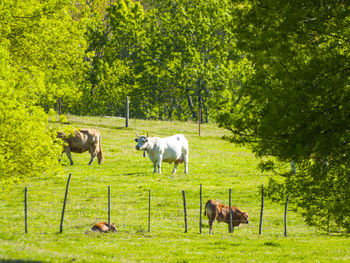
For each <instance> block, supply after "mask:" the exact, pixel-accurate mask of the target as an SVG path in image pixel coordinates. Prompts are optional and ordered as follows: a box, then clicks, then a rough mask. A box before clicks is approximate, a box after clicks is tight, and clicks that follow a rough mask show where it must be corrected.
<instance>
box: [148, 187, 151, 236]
mask: <svg viewBox="0 0 350 263" xmlns="http://www.w3.org/2000/svg"><path fill="white" fill-rule="evenodd" d="M148 232H151V190H148Z"/></svg>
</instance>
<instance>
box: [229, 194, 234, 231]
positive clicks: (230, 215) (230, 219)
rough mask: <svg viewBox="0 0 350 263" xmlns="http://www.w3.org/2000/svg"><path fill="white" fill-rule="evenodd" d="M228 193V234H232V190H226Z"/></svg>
mask: <svg viewBox="0 0 350 263" xmlns="http://www.w3.org/2000/svg"><path fill="white" fill-rule="evenodd" d="M228 191H229V196H228V204H229V205H228V207H229V212H228V216H229V224H230V225H229V227H230V233H233V227H232V211H231V206H232V199H231V196H232V190H231V188H230V189H229V190H228Z"/></svg>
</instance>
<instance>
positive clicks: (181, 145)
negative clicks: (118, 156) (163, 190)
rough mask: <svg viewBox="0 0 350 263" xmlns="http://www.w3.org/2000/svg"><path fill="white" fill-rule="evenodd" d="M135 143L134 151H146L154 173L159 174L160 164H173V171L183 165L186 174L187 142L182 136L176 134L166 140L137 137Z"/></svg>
mask: <svg viewBox="0 0 350 263" xmlns="http://www.w3.org/2000/svg"><path fill="white" fill-rule="evenodd" d="M136 136H137V138H136V139H135V141H136V142H137V145H136V146H135V149H136V150H139V151H146V152H147V154H148V156H149V158H150V159H151V161H152V162H153V165H154V171H153V172H154V173H156V172H157V167H158V172H159V174H160V173H161V165H162V162H166V163H173V162H174V170H173V173H176V168H177V165H178V164H179V163H182V162H184V163H185V173H188V142H187V139H186V138H185V136H183V135H182V134H176V135H173V136H170V137H166V138H159V137H147V136H138V135H137V134H136Z"/></svg>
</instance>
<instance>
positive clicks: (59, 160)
mask: <svg viewBox="0 0 350 263" xmlns="http://www.w3.org/2000/svg"><path fill="white" fill-rule="evenodd" d="M63 153H64V151H62V153H61V157H60V158H59V159H58V162H59V163H60V162H61V160H62V156H63Z"/></svg>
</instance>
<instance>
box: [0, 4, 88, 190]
mask: <svg viewBox="0 0 350 263" xmlns="http://www.w3.org/2000/svg"><path fill="white" fill-rule="evenodd" d="M75 4H77V5H78V2H75ZM76 10H77V9H76V6H75V5H72V3H71V1H59V2H57V1H41V2H38V1H30V0H29V1H10V0H4V1H1V3H0V24H1V27H0V119H1V121H0V145H1V147H0V169H1V175H0V181H1V186H2V188H5V187H6V185H7V184H11V183H14V182H18V181H19V180H20V179H21V178H23V177H28V176H38V175H45V174H46V175H49V174H52V173H53V172H55V170H56V169H57V167H58V166H57V164H58V162H57V160H58V156H59V152H60V151H61V147H60V146H59V144H55V143H54V141H55V138H56V134H55V132H54V131H52V130H51V129H49V125H48V115H47V114H46V113H45V112H44V110H43V109H45V110H48V109H50V108H52V107H53V106H54V105H55V104H56V100H57V98H59V97H61V98H68V97H70V98H72V97H76V96H77V88H76V85H77V83H79V82H80V81H81V80H82V78H81V76H82V74H81V72H82V71H83V65H84V62H83V58H84V56H83V55H82V54H84V48H83V47H84V41H85V40H84V31H83V28H80V25H79V22H78V20H79V17H75V14H78V12H75V11H76Z"/></svg>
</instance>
